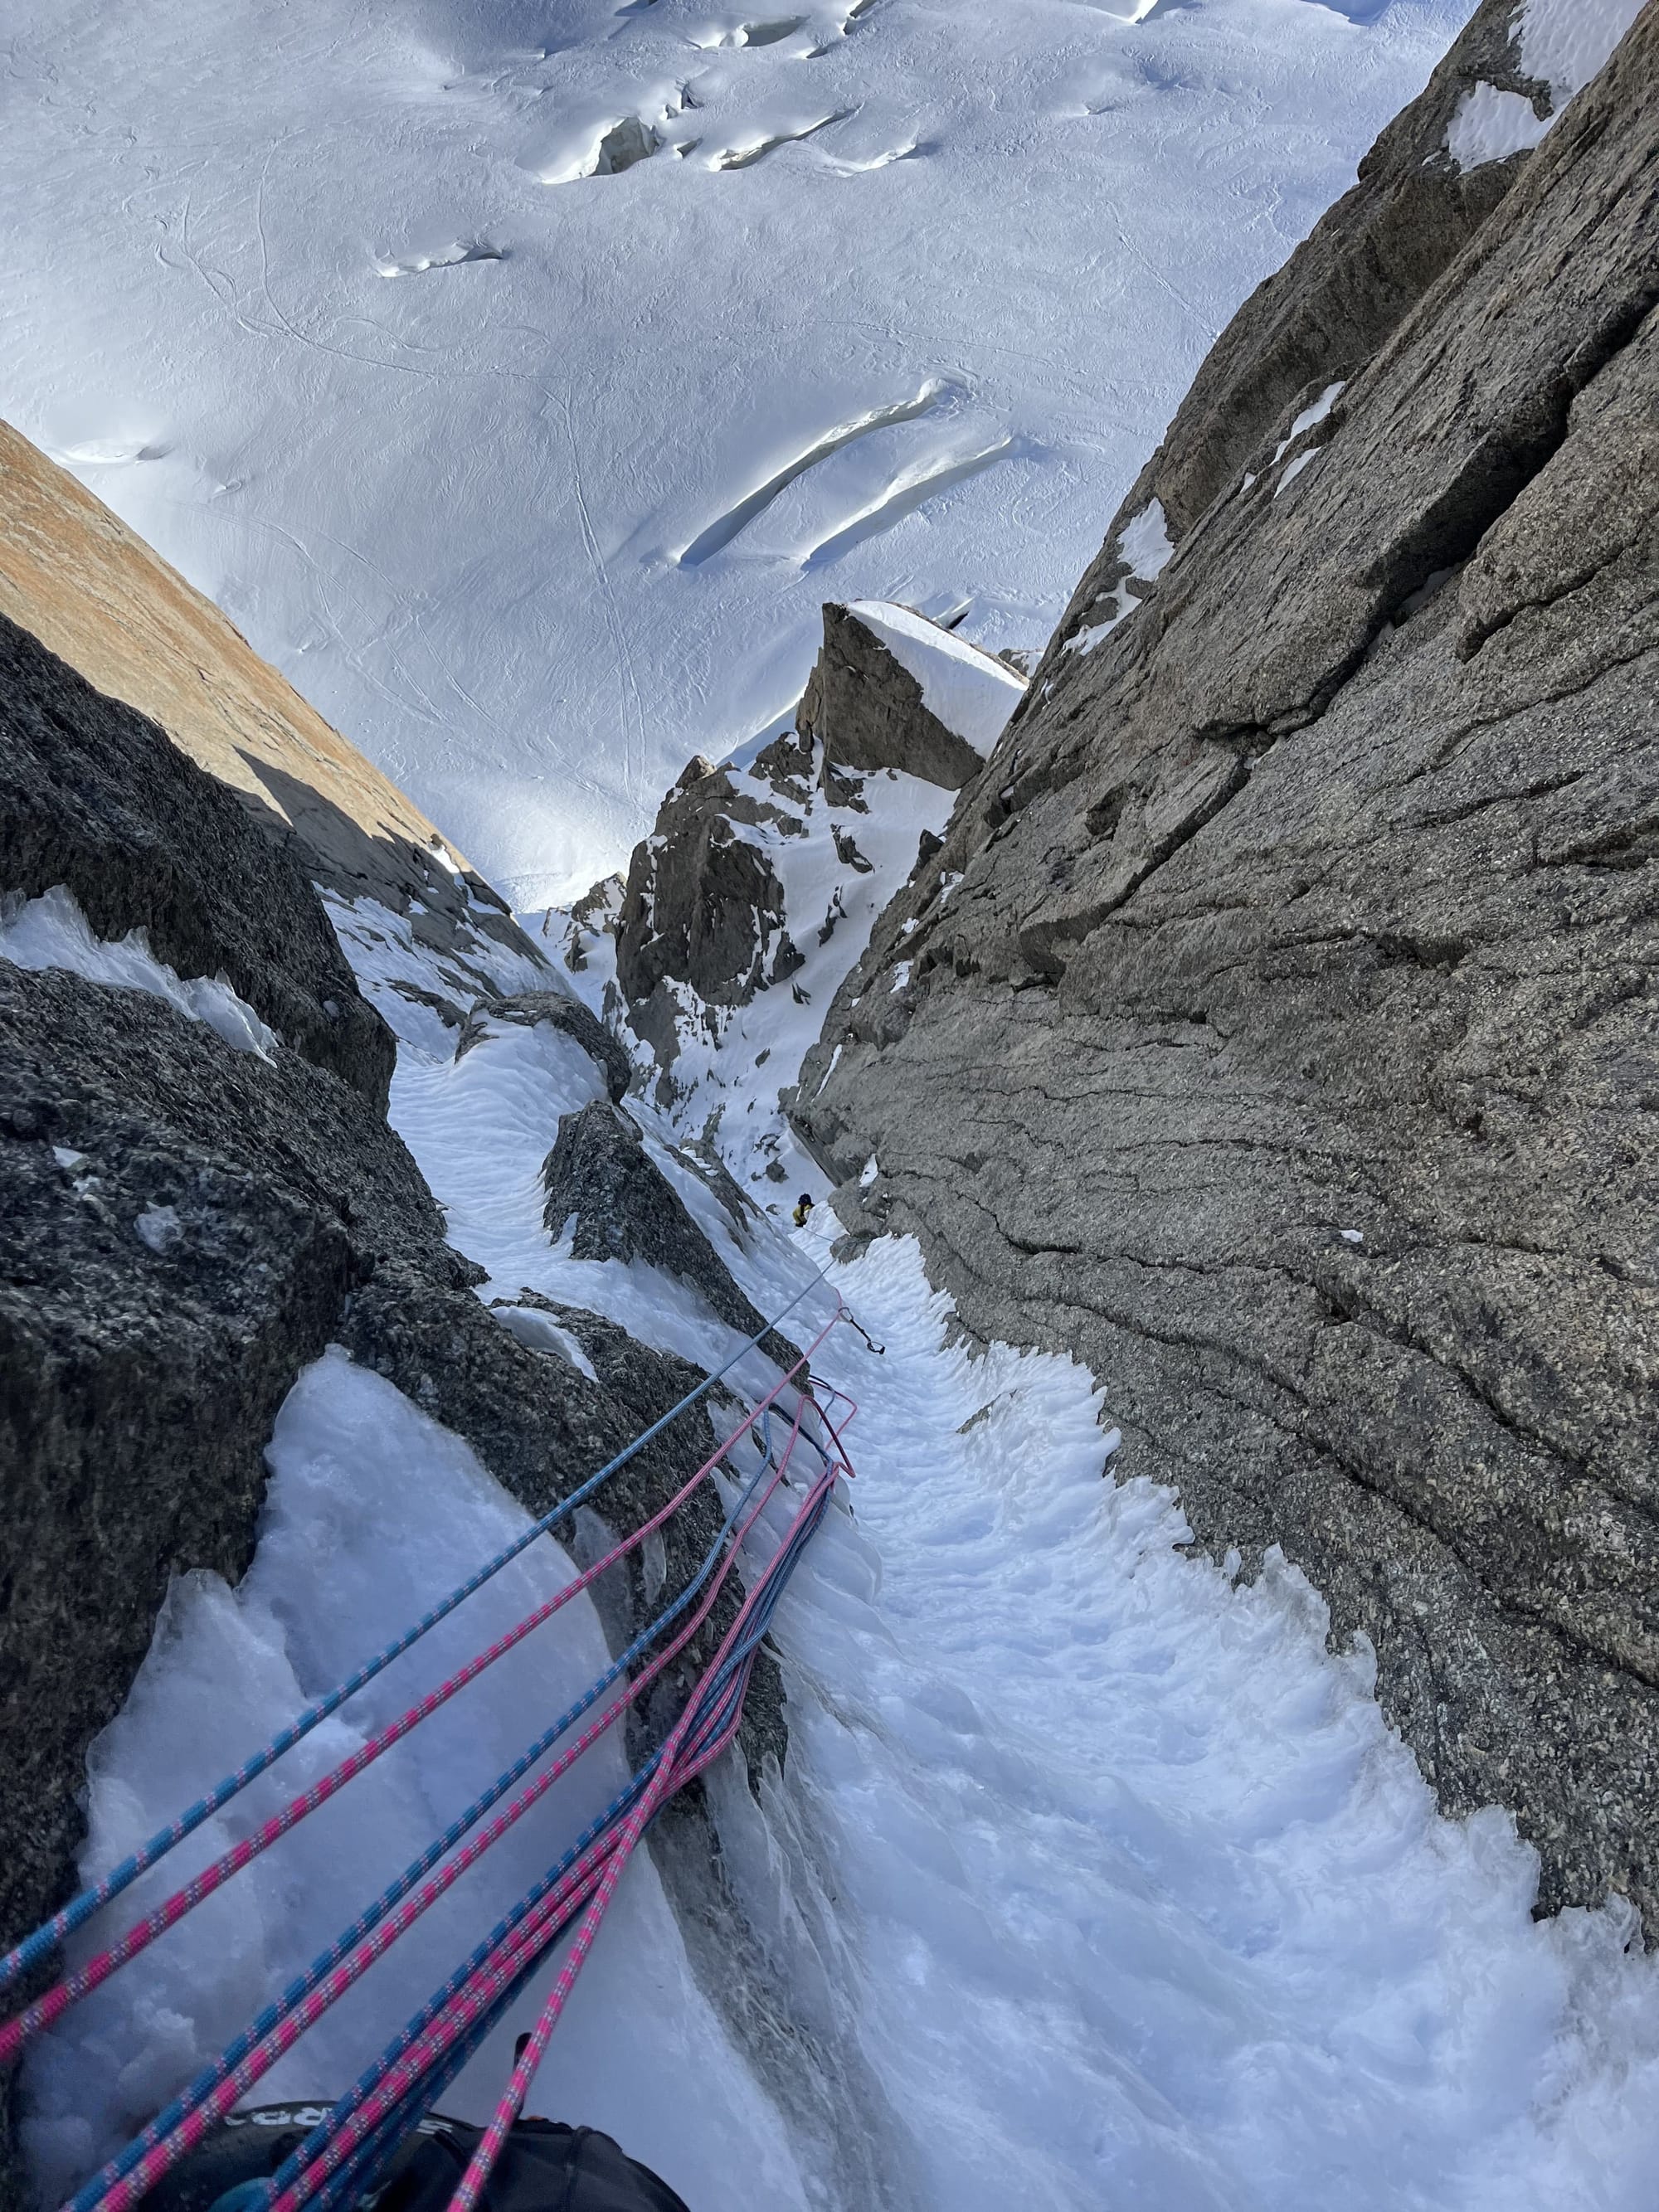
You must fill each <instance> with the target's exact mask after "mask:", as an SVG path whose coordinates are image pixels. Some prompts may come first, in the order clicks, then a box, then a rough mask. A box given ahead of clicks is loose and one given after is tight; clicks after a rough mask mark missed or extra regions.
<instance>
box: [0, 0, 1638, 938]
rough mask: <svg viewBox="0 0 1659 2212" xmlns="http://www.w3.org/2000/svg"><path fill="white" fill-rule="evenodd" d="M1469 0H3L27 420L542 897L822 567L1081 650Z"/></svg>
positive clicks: (582, 863)
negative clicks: (1244, 361) (1269, 283)
mask: <svg viewBox="0 0 1659 2212" xmlns="http://www.w3.org/2000/svg"><path fill="white" fill-rule="evenodd" d="M1470 4H1471V0H1382V3H1381V4H1379V0H1341V3H1340V4H1338V5H1324V4H1320V0H1181V4H1176V0H1163V4H1160V5H1158V6H1154V7H1152V8H1151V9H1147V8H1146V6H1145V5H1143V4H1139V0H1105V4H1095V0H866V4H864V5H862V6H854V4H853V0H792V5H791V6H790V7H789V8H788V9H783V8H781V7H775V6H769V7H768V8H767V9H764V10H762V11H758V12H757V13H755V14H752V15H746V14H744V12H742V11H741V10H740V9H739V7H738V4H737V0H654V4H653V5H651V6H649V7H642V6H641V5H639V4H638V0H628V4H622V0H557V4H553V0H500V4H497V5H493V6H490V7H487V8H486V7H483V6H481V5H478V4H477V0H349V4H348V0H288V4H286V5H284V6H283V8H281V9H270V8H269V7H266V6H263V5H256V4H255V0H127V3H126V4H125V5H123V6H121V7H119V8H112V7H110V6H108V5H106V4H105V0H9V6H8V8H7V10H6V18H5V38H4V42H3V47H0V52H3V56H4V73H3V77H0V85H3V93H0V98H3V115H0V187H3V204H4V207H5V210H6V212H5V218H4V222H3V226H0V301H3V302H4V306H3V311H0V414H3V415H5V416H9V417H10V418H11V419H12V420H14V421H15V422H16V423H17V424H18V426H19V427H20V428H21V429H23V430H24V431H26V432H27V434H28V435H30V436H32V437H33V438H35V439H36V440H37V441H40V443H42V444H43V445H45V446H46V447H48V448H49V449H50V450H51V451H52V453H54V454H55V455H57V456H58V457H60V458H62V459H64V460H65V461H67V463H68V464H69V465H70V466H71V467H72V468H73V469H74V470H76V472H77V473H78V474H79V475H81V476H82V477H83V478H84V479H85V481H86V482H87V483H89V484H90V485H92V486H93V487H94V489H96V490H97V491H98V492H99V493H100V495H101V496H103V497H104V498H105V499H106V500H107V501H109V502H110V503H111V504H112V506H113V507H115V508H116V509H117V510H118V512H119V513H120V514H121V515H123V516H124V517H125V519H126V520H128V521H130V522H131V523H132V524H134V525H135V526H137V528H138V529H139V530H140V531H141V532H143V534H144V535H145V536H146V537H147V538H149V539H150V541H151V542H152V543H153V544H155V546H156V547H157V548H158V549H159V550H161V552H162V553H164V554H165V555H166V556H167V557H168V558H169V559H171V560H173V562H176V563H177V564H178V566H179V568H182V569H183V570H184V572H185V574H186V575H187V576H188V577H189V578H190V579H191V580H192V581H193V582H195V583H197V584H198V585H200V586H202V587H203V588H204V589H205V590H206V591H208V592H210V594H211V596H213V597H214V598H215V599H217V600H218V601H219V603H220V604H221V605H222V606H223V607H224V608H225V609H226V610H227V611H228V613H229V614H230V615H231V616H232V617H233V618H234V620H235V621H236V622H237V623H239V624H240V626H241V628H242V629H244V630H245V631H246V634H247V635H248V636H249V638H250V639H251V640H252V642H253V643H254V645H255V646H256V647H258V649H259V650H260V651H261V652H263V653H265V654H266V655H268V656H269V657H270V659H273V660H275V661H276V664H277V665H279V666H280V667H281V668H282V669H283V671H284V672H285V673H286V674H287V675H289V677H291V678H293V679H294V681H295V683H296V684H298V685H299V687H300V689H301V690H302V691H303V692H304V693H305V694H306V696H307V697H308V698H310V699H311V700H312V701H313V702H314V703H315V704H316V705H317V706H318V707H319V708H321V709H322V710H323V712H324V713H325V714H327V715H328V716H329V717H330V718H331V720H334V721H335V722H337V724H338V725H339V726H340V728H341V729H342V730H343V732H345V734H346V735H347V736H348V737H349V738H352V739H353V740H354V741H355V742H356V743H357V744H361V745H362V747H363V748H364V750H366V751H367V752H368V754H369V755H370V756H371V757H372V758H373V759H374V761H375V762H376V763H378V764H379V765H380V767H381V768H383V769H386V771H387V772H389V773H390V774H391V775H392V776H393V778H394V779H396V780H397V781H399V782H400V783H401V784H403V785H404V786H405V787H407V788H408V789H409V791H410V793H411V794H412V795H413V796H414V797H415V798H416V799H417V800H418V801H419V802H420V804H421V805H422V806H423V807H425V808H426V809H427V810H428V811H429V812H430V813H431V814H432V815H433V816H434V817H435V818H436V819H437V820H438V821H440V822H441V823H442V824H443V825H444V827H445V829H446V830H447V833H448V834H449V835H450V836H453V837H454V838H455V839H456V841H457V842H458V843H459V846H460V848H462V849H464V850H465V851H466V852H468V853H469V854H471V857H472V859H473V860H475V862H476V863H477V865H478V866H481V867H483V869H484V871H485V872H486V873H487V874H489V875H490V876H491V877H492V878H494V879H495V881H496V882H497V883H498V884H500V885H501V888H502V889H503V890H505V891H507V892H508V893H509V894H510V895H511V896H512V897H513V902H514V903H515V904H517V905H521V906H540V905H543V904H544V903H546V902H548V901H550V899H553V898H555V897H558V896H566V895H568V893H569V892H571V891H572V890H580V888H582V887H583V886H584V885H586V884H587V883H589V882H591V881H592V879H593V878H595V877H596V876H598V875H599V874H601V873H602V872H604V871H605V869H606V868H608V867H611V866H616V865H617V863H618V862H619V861H620V860H622V858H623V855H624V854H625V853H626V851H627V849H628V848H629V846H630V845H631V844H632V843H633V842H634V841H635V838H636V837H638V836H640V835H641V834H642V833H643V832H644V830H645V829H647V827H648V817H649V815H650V813H651V811H653V809H654V806H655V805H656V802H657V799H658V798H659V795H660V793H661V792H662V791H663V790H664V789H665V787H666V786H667V784H668V783H669V781H671V777H672V775H674V774H675V773H676V772H677V771H678V769H679V768H680V767H681V765H682V764H683V763H684V761H685V760H686V759H687V758H688V757H690V754H692V753H693V752H694V751H702V752H704V753H707V754H708V755H709V756H710V757H720V756H722V755H724V754H725V753H726V752H727V751H728V750H730V749H732V747H733V746H734V745H736V744H739V743H740V742H741V741H742V740H744V739H745V738H749V737H750V736H752V734H753V733H754V732H757V730H759V729H760V728H762V727H763V726H764V725H766V724H767V723H769V721H771V720H773V719H774V718H775V716H776V715H777V714H779V712H780V711H781V710H782V709H783V708H786V707H787V705H788V704H789V703H790V702H792V701H793V699H794V697H795V696H798V694H799V690H800V687H801V684H802V681H803V679H804V678H805V674H806V671H807V668H808V666H809V665H810V663H811V656H812V653H813V651H814V650H815V648H816V643H817V609H818V606H819V605H820V603H821V602H822V600H823V599H825V598H828V597H835V598H838V599H901V600H903V601H906V602H908V603H909V604H912V605H917V606H920V607H921V609H922V610H923V611H925V612H929V613H939V612H943V611H946V610H947V609H956V608H958V607H960V606H961V605H963V602H964V601H966V602H968V603H969V612H968V615H967V618H966V621H965V624H964V631H963V634H964V635H967V636H969V637H971V638H973V639H975V640H976V641H980V642H982V643H987V644H989V645H991V646H993V647H999V646H1002V645H1005V644H1012V645H1022V646H1028V647H1029V646H1035V645H1037V644H1040V643H1041V642H1042V640H1043V639H1044V638H1045V637H1046V635H1047V633H1048V630H1049V629H1050V628H1051V626H1052V623H1053V622H1054V618H1055V617H1056V616H1057V614H1058V612H1059V611H1060V607H1061V605H1062V604H1063V602H1064V600H1065V599H1066V596H1067V594H1068V593H1069V592H1070V590H1071V588H1072V586H1073V583H1074V582H1075V580H1076V578H1077V575H1078V574H1079V572H1080V571H1081V569H1082V568H1083V567H1084V565H1085V562H1086V561H1087V559H1088V558H1089V557H1090V556H1091V555H1092V554H1093V552H1094V551H1095V550H1096V547H1097V543H1098V538H1099V533H1100V528H1101V523H1102V519H1103V517H1104V516H1105V515H1107V514H1109V513H1111V511H1112V509H1113V507H1114V506H1115V502H1116V501H1117V499H1118V498H1119V496H1120V495H1121V491H1122V489H1123V487H1124V485H1125V484H1126V483H1127V482H1128V481H1129V479H1130V478H1131V477H1133V473H1134V471H1136V469H1137V468H1138V467H1139V464H1140V462H1141V460H1142V459H1143V458H1144V456H1145V454H1146V452H1147V451H1148V450H1149V449H1150V447H1152V444H1153V443H1154V442H1155V441H1156V439H1157V437H1158V435H1159V433H1160V432H1161V430H1162V429H1163V427H1164V422H1166V420H1167V418H1168V416H1170V412H1171V411H1172V410H1173V407H1174V405H1175V403H1176V400H1177V399H1178V398H1179V397H1180V395H1181V393H1182V391H1184V389H1185V388H1186V386H1187V384H1188V381H1189V380H1190V378H1191V375H1192V373H1193V371H1194V368H1196V366H1197V364H1198V362H1199V361H1200V358H1201V357H1202V356H1203V354H1204V353H1205V352H1206V349H1207V348H1208V346H1209V343H1210V342H1211V340H1212V337H1214V335H1215V333H1216V332H1217V331H1218V329H1219V328H1220V326H1221V325H1222V324H1223V323H1224V322H1225V319H1226V318H1227V316H1228V315H1229V313H1231V310H1232V308H1233V307H1235V306H1236V305H1237V302H1238V301H1239V300H1240V299H1241V298H1242V296H1243V295H1244V294H1245V293H1246V292H1247V291H1248V290H1249V288H1250V287H1251V285H1253V284H1254V283H1255V282H1256V281H1257V280H1258V279H1259V278H1260V277H1261V276H1263V275H1265V274H1266V273H1267V271H1268V270H1271V269H1272V268H1273V267H1275V266H1277V265H1278V264H1279V263H1280V262H1281V261H1282V260H1283V259H1284V258H1285V254H1286V252H1288V251H1289V249H1290V247H1291V246H1292V245H1293V243H1294V242H1295V241H1296V240H1297V239H1298V238H1300V237H1301V236H1302V235H1303V234H1304V233H1305V232H1306V230H1307V229H1308V228H1309V227H1310V224H1311V223H1312V222H1313V221H1314V219H1315V218H1316V216H1317V215H1318V213H1319V211H1320V210H1322V207H1323V206H1324V205H1325V204H1327V203H1328V201H1329V200H1330V199H1331V198H1332V197H1334V195H1335V194H1336V193H1337V192H1338V191H1340V189H1342V187H1343V186H1344V185H1346V183H1347V182H1348V181H1349V180H1350V179H1351V176H1352V170H1353V166H1354V163H1355V161H1356V159H1357V157H1358V155H1359V154H1360V153H1361V152H1363V150H1364V148H1365V147H1366V146H1367V145H1368V144H1369V143H1370V140H1371V139H1372V137H1374V136H1375V134H1376V131H1377V130H1378V128H1379V127H1380V126H1381V125H1382V124H1383V122H1384V121H1385V120H1386V119H1387V118H1389V116H1390V115H1392V114H1393V113H1394V112H1395V110H1396V109H1397V108H1398V107H1399V106H1401V104H1402V103H1403V101H1404V100H1406V99H1407V97H1409V96H1410V94H1413V92H1414V91H1415V90H1416V89H1417V88H1418V87H1419V84H1420V83H1421V82H1422V81H1423V80H1424V78H1425V76H1426V75H1427V73H1428V71H1429V69H1430V68H1431V64H1432V63H1433V62H1434V60H1435V59H1436V58H1437V55H1438V53H1439V52H1441V51H1442V50H1443V47H1444V46H1445V44H1446V42H1447V40H1448V39H1449V37H1450V35H1451V34H1452V33H1453V32H1454V31H1455V28H1456V27H1457V26H1458V25H1459V24H1460V23H1461V21H1462V20H1463V19H1464V18H1465V17H1466V16H1467V15H1468V12H1469V6H1470ZM1551 4H1552V5H1554V4H1556V0H1551ZM1595 4H1596V6H1597V7H1598V9H1601V11H1602V12H1606V9H1607V6H1608V5H1610V4H1613V0H1595ZM1543 5H1544V0H1533V7H1534V11H1536V10H1538V9H1540V8H1541V7H1542V6H1543ZM1137 16H1139V17H1141V18H1143V19H1144V20H1141V21H1138V22H1137V21H1133V20H1132V19H1133V18H1135V17H1137ZM1552 51H1553V50H1552ZM1571 60H1572V58H1571V55H1568V56H1567V57H1566V58H1565V59H1564V60H1563V62H1562V64H1561V66H1562V68H1563V69H1564V70H1565V69H1567V68H1568V67H1569V66H1570V64H1571ZM1552 66H1553V64H1552ZM653 141H654V142H655V143H654V150H650V151H648V152H647V151H646V149H647V148H649V147H651V146H652V144H653ZM641 153H643V154H644V158H639V159H632V160H631V161H630V156H632V155H640V154H641ZM590 172H592V173H590Z"/></svg>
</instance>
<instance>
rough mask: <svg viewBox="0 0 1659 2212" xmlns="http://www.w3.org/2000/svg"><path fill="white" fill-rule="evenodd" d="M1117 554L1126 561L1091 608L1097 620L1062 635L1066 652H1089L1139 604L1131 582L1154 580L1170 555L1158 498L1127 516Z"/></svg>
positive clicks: (1138, 595) (1167, 527) (1150, 582)
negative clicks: (1124, 565) (1121, 570)
mask: <svg viewBox="0 0 1659 2212" xmlns="http://www.w3.org/2000/svg"><path fill="white" fill-rule="evenodd" d="M1118 554H1119V557H1120V558H1121V560H1123V561H1125V562H1127V564H1128V565H1127V569H1126V571H1125V573H1124V574H1123V575H1121V577H1119V579H1118V580H1117V582H1116V583H1115V585H1114V586H1113V587H1112V589H1111V590H1110V591H1109V592H1108V593H1107V594H1106V596H1105V597H1104V599H1102V600H1101V601H1100V602H1099V603H1098V605H1097V606H1096V607H1095V608H1094V609H1093V610H1092V611H1093V612H1094V613H1095V614H1096V615H1097V617H1099V618H1098V620H1097V621H1094V622H1090V623H1085V624H1084V625H1083V627H1082V629H1079V630H1077V631H1074V632H1073V635H1071V636H1070V637H1068V638H1067V639H1066V652H1067V653H1092V652H1093V651H1094V649H1095V647H1097V645H1098V644H1099V643H1100V641H1101V640H1102V639H1103V638H1105V637H1109V636H1110V635H1111V634H1112V632H1113V631H1114V630H1115V629H1116V628H1117V626H1118V624H1119V623H1121V622H1122V621H1124V620H1125V619H1126V618H1127V617H1128V616H1130V615H1132V614H1133V612H1134V611H1135V609H1136V608H1137V607H1138V606H1139V605H1140V602H1141V599H1142V597H1143V594H1142V593H1141V592H1137V591H1136V590H1135V589H1134V586H1135V585H1137V584H1146V585H1151V584H1155V583H1156V582H1157V581H1158V578H1159V577H1160V576H1161V575H1162V574H1164V569H1165V568H1166V567H1167V566H1168V565H1169V563H1170V560H1171V559H1172V558H1173V557H1174V554H1175V547H1174V546H1173V545H1172V544H1171V543H1170V532H1169V526H1168V524H1167V523H1166V521H1165V520H1164V503H1163V501H1161V500H1156V499H1154V500H1151V501H1148V502H1147V504H1146V506H1145V507H1142V508H1141V510H1140V512H1139V514H1134V515H1131V516H1130V518H1129V520H1128V521H1127V522H1126V523H1125V524H1124V526H1123V529H1122V532H1121V534H1120V536H1119V538H1118Z"/></svg>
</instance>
